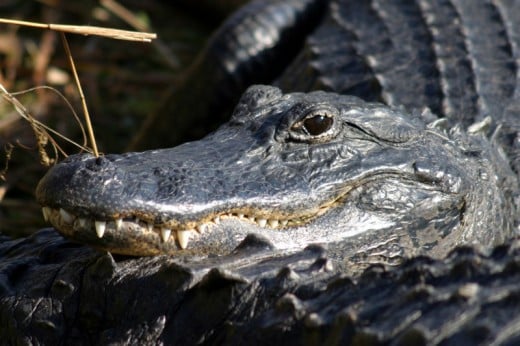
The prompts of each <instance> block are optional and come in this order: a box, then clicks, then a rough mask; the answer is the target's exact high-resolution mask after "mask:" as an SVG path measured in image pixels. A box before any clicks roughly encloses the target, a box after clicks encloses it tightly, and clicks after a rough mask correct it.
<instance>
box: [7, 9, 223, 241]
mask: <svg viewBox="0 0 520 346" xmlns="http://www.w3.org/2000/svg"><path fill="white" fill-rule="evenodd" d="M114 3H115V6H116V7H115V9H114V7H113V6H114ZM117 5H121V6H122V7H123V9H121V8H118V7H117ZM125 10H126V11H125ZM125 16H127V17H128V18H126V17H125ZM222 17H223V15H222V14H218V13H216V12H214V11H213V12H211V11H210V12H202V11H199V10H193V9H187V8H185V7H182V6H181V7H178V6H173V5H170V2H167V1H159V0H151V1H146V2H145V1H137V0H127V1H124V2H121V3H116V2H115V1H113V0H101V1H99V2H97V1H81V2H66V1H59V0H40V1H24V0H3V1H0V18H8V19H19V20H27V21H34V22H42V23H61V24H73V25H96V26H103V27H110V28H117V29H125V30H136V27H138V28H144V29H146V30H147V31H150V32H155V33H157V35H158V40H156V41H154V43H152V44H149V43H136V42H127V41H120V40H112V39H106V38H100V37H94V36H81V35H72V34H67V40H68V42H69V45H70V47H71V51H72V55H73V58H74V61H75V63H76V67H77V70H78V74H79V77H80V80H81V83H82V86H83V90H84V93H85V98H86V101H87V104H88V108H89V111H90V114H91V117H92V123H93V127H94V132H95V136H96V140H97V145H98V147H99V150H100V151H101V152H104V153H108V152H111V153H119V152H122V151H125V148H126V146H127V145H128V144H129V143H130V141H131V138H132V135H133V134H135V132H136V131H137V130H138V129H139V127H140V126H141V124H142V122H143V120H144V119H145V118H146V117H147V116H148V115H149V114H151V113H152V112H153V111H154V109H155V108H157V107H158V106H159V104H160V103H161V102H163V101H164V99H165V98H167V96H168V93H169V92H170V90H171V87H172V86H174V85H175V83H176V81H177V80H179V76H180V75H181V74H182V71H183V69H185V68H186V66H187V65H189V63H190V61H192V60H193V58H194V56H195V55H196V53H197V52H198V51H199V50H200V48H201V47H202V45H203V44H204V42H205V40H206V39H207V37H208V35H209V34H210V33H211V31H212V30H214V28H215V27H216V26H217V25H218V23H219V22H220V21H221V19H222ZM0 83H1V84H2V85H3V86H4V88H5V89H7V90H8V91H9V92H10V93H15V92H21V91H24V90H29V89H31V88H33V87H36V86H50V87H52V88H54V89H56V90H57V91H59V92H60V93H61V94H62V95H63V96H64V97H65V98H66V99H67V100H68V101H69V102H70V103H71V105H72V107H73V108H74V110H75V111H76V112H77V113H78V114H80V115H81V114H82V112H81V104H80V99H79V94H78V92H77V88H76V86H75V84H74V79H73V77H72V74H71V70H70V66H69V64H68V61H67V58H66V55H65V54H64V48H63V44H62V42H61V39H60V34H58V33H56V32H53V31H49V30H42V29H35V28H27V27H20V26H15V25H5V24H0ZM16 98H17V99H18V100H19V101H21V102H22V104H23V105H24V106H25V107H26V108H27V109H28V110H29V111H30V113H31V114H32V115H33V116H34V117H35V118H36V119H38V120H39V121H41V122H43V123H45V124H47V125H49V126H51V127H52V128H54V129H55V130H57V131H58V132H59V133H61V134H63V135H65V136H66V137H68V138H71V139H73V140H75V141H77V142H80V143H81V142H82V141H83V140H82V137H81V131H80V127H79V126H78V124H77V123H76V122H75V120H74V117H73V114H72V111H71V110H70V108H69V107H68V106H67V104H66V102H65V101H64V100H63V98H62V97H60V96H59V95H58V93H56V92H54V91H51V90H49V89H38V90H32V91H28V92H25V93H23V94H20V95H16ZM0 142H1V143H0V144H1V146H0V149H1V152H0V165H1V168H4V167H7V171H4V172H3V174H2V176H1V178H2V180H0V232H2V233H4V234H9V235H14V236H20V235H26V234H30V233H31V232H34V231H35V230H38V229H39V228H42V227H45V226H46V224H45V223H44V221H43V218H42V216H41V211H40V207H39V205H38V204H37V203H36V202H35V199H34V189H35V187H36V184H37V182H38V180H39V179H40V178H41V177H42V176H43V174H44V173H45V171H46V170H47V169H48V167H46V166H44V165H42V163H41V162H40V161H41V156H40V155H39V153H38V149H37V146H36V141H35V136H34V134H33V131H32V130H31V127H30V126H29V124H28V122H27V121H25V120H23V119H21V117H20V116H19V115H18V114H17V113H16V111H15V110H14V108H13V106H12V105H11V104H10V103H9V102H7V101H5V99H1V102H0ZM59 143H60V146H62V147H63V149H64V150H65V152H66V153H67V154H73V153H76V152H78V151H79V150H78V149H77V148H76V147H74V146H72V145H69V144H67V143H66V142H64V141H59ZM9 148H13V149H12V151H11V150H9ZM47 152H48V153H49V155H50V156H51V157H52V156H53V152H52V150H51V147H50V146H48V147H47ZM7 156H10V158H9V160H7ZM58 159H63V156H59V158H58ZM6 165H7V166H6Z"/></svg>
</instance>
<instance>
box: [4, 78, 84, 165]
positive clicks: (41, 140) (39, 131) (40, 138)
mask: <svg viewBox="0 0 520 346" xmlns="http://www.w3.org/2000/svg"><path fill="white" fill-rule="evenodd" d="M0 93H1V95H2V97H3V98H4V99H5V100H6V101H7V102H9V103H10V104H11V105H12V106H13V107H14V109H15V110H16V112H17V113H18V114H19V115H20V116H21V117H22V118H24V119H25V120H27V122H29V124H30V125H31V127H32V129H33V131H34V134H35V137H36V139H37V145H38V152H39V154H40V160H41V162H42V164H44V165H45V166H50V165H51V164H53V163H54V162H56V160H57V158H58V153H60V154H62V155H63V156H64V157H67V154H66V153H65V151H64V150H63V149H61V147H60V146H59V144H58V143H57V142H56V141H55V140H54V139H53V138H52V136H51V135H50V133H52V134H53V135H55V136H57V137H59V138H61V139H63V140H65V141H67V142H69V143H71V144H73V145H75V146H77V147H79V148H80V149H81V150H84V151H87V152H91V151H90V150H89V149H88V148H87V147H85V146H83V145H80V144H78V143H76V142H74V141H72V140H70V139H69V138H67V137H65V136H63V135H62V134H60V133H59V132H57V131H55V130H53V129H51V128H49V127H48V126H46V125H45V124H43V123H41V122H40V121H38V120H36V119H35V118H34V117H33V116H32V115H31V114H30V113H29V111H28V110H27V109H26V108H25V107H24V105H23V104H22V103H21V102H20V101H18V99H16V97H15V96H14V95H13V94H11V93H9V92H8V91H7V90H6V89H5V87H4V86H3V85H2V84H0ZM76 119H77V117H76ZM49 142H50V144H51V146H52V149H53V152H54V158H50V157H49V156H48V154H47V151H46V150H45V147H46V146H47V144H49Z"/></svg>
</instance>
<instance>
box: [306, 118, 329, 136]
mask: <svg viewBox="0 0 520 346" xmlns="http://www.w3.org/2000/svg"><path fill="white" fill-rule="evenodd" d="M332 123H333V120H332V118H331V117H328V116H326V115H322V114H316V115H314V116H312V117H310V118H307V119H305V120H304V121H303V128H304V129H305V131H306V132H307V133H308V134H309V135H311V136H318V135H321V134H322V133H324V132H327V131H328V130H329V129H330V128H331V127H332Z"/></svg>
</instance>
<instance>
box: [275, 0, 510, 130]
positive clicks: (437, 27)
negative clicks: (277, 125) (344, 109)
mask: <svg viewBox="0 0 520 346" xmlns="http://www.w3.org/2000/svg"><path fill="white" fill-rule="evenodd" d="M330 8H331V9H330V12H329V16H328V18H327V19H326V20H325V22H324V24H323V25H322V26H321V27H320V28H319V29H318V30H317V31H316V32H315V33H314V34H313V35H312V36H311V37H309V39H308V40H307V44H306V47H305V49H304V50H303V51H302V53H301V54H300V56H299V57H298V58H297V59H296V61H295V62H293V64H292V65H291V66H290V67H289V68H288V69H287V70H286V71H285V73H284V74H283V76H282V77H281V78H280V79H279V81H278V84H279V85H280V86H281V87H282V88H283V89H284V90H286V91H292V90H299V91H307V90H315V89H327V90H333V91H336V92H340V93H343V94H351V95H356V96H360V97H362V98H364V99H366V100H377V101H383V102H385V103H387V104H389V105H393V106H399V105H403V106H405V107H407V108H409V109H412V108H418V109H422V108H424V107H429V108H430V109H431V110H432V111H433V112H434V113H437V114H439V115H441V116H446V117H448V118H449V119H451V120H453V121H454V122H457V123H462V124H463V125H465V126H468V125H470V124H471V123H473V122H475V121H478V120H481V119H482V118H483V117H485V116H487V115H490V116H492V117H493V118H494V119H495V120H497V121H500V122H508V123H510V125H512V126H514V125H515V120H514V119H516V118H517V116H516V115H517V114H520V107H519V106H518V103H519V100H520V94H519V93H520V91H519V88H518V85H519V84H520V77H519V61H520V53H519V51H520V47H519V45H520V1H517V0H493V1H486V0H438V1H429V0H413V1H411V0H370V1H367V0H355V1H353V0H338V1H336V2H334V3H332V4H331V7H330ZM516 122H517V121H516Z"/></svg>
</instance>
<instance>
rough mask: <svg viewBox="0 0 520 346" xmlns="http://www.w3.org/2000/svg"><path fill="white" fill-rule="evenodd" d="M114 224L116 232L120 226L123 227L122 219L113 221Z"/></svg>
mask: <svg viewBox="0 0 520 346" xmlns="http://www.w3.org/2000/svg"><path fill="white" fill-rule="evenodd" d="M114 223H115V224H116V231H119V230H120V229H121V226H123V219H121V218H119V219H115V220H114Z"/></svg>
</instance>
